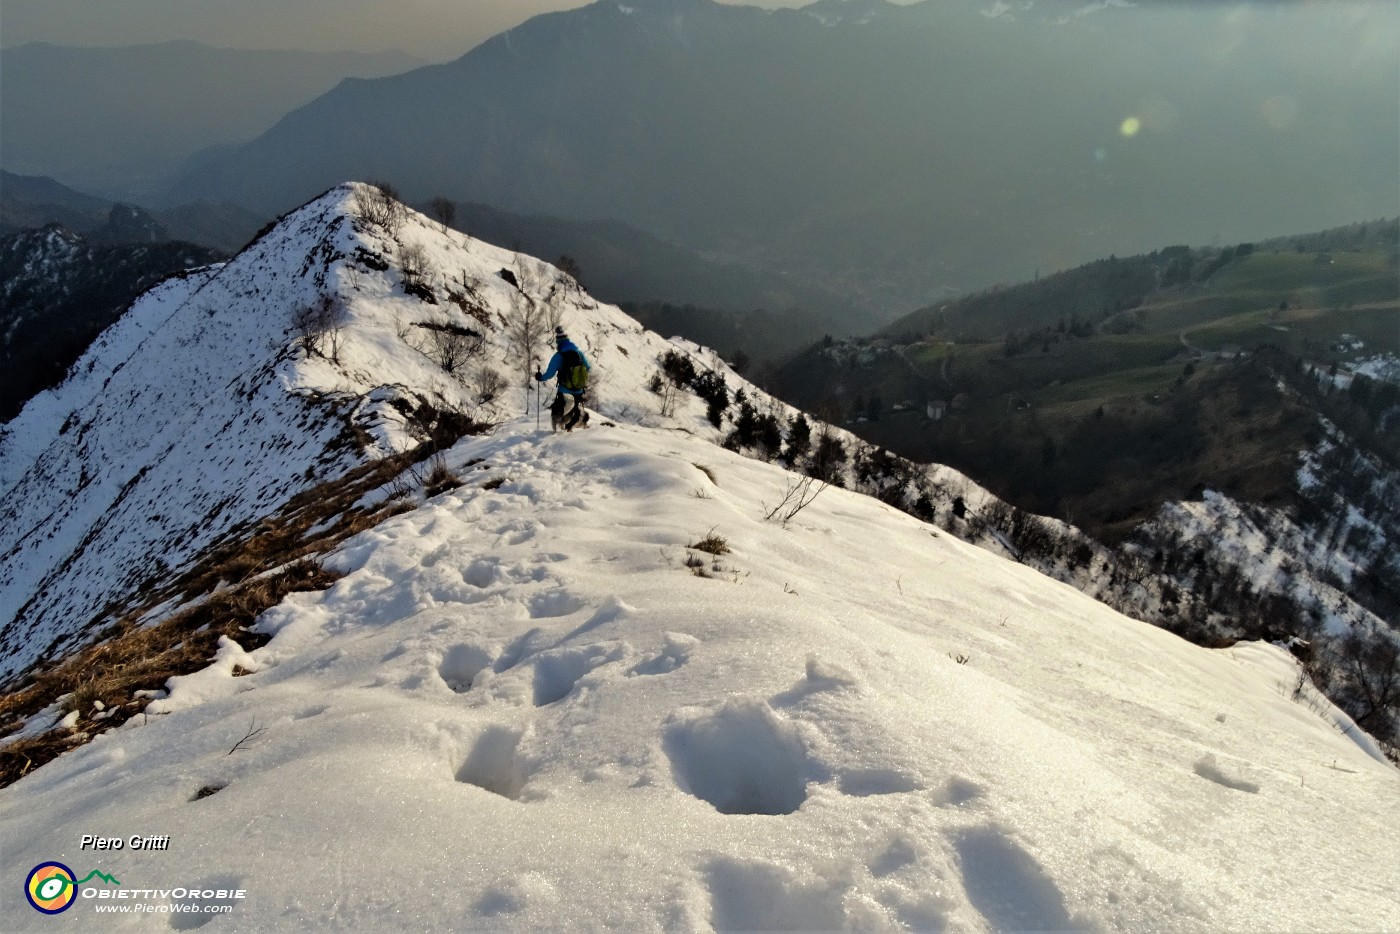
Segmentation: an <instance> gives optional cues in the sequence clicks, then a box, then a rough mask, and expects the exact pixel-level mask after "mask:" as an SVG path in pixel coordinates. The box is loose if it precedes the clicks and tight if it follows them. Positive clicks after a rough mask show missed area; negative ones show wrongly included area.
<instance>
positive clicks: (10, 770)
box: [0, 417, 475, 787]
mask: <svg viewBox="0 0 1400 934" xmlns="http://www.w3.org/2000/svg"><path fill="white" fill-rule="evenodd" d="M431 421H432V426H433V428H435V429H438V430H435V431H432V432H431V435H432V437H431V440H429V441H428V442H426V443H424V444H422V445H420V446H419V447H418V448H417V449H416V450H414V451H412V452H409V453H407V454H403V455H399V456H396V457H390V458H385V459H383V460H380V461H376V462H374V463H371V464H366V465H364V466H361V467H358V468H355V469H354V470H351V471H350V472H348V473H346V474H345V475H344V476H342V477H340V478H338V479H336V480H333V481H330V482H328V483H323V484H320V485H319V486H316V487H313V488H311V489H308V490H305V491H303V492H302V493H299V494H297V495H296V496H293V497H292V498H291V499H290V500H288V501H287V502H286V504H284V505H283V506H282V508H281V509H279V510H278V511H277V512H276V513H274V514H273V515H271V516H269V517H268V518H266V519H263V520H262V521H261V522H259V523H257V524H256V525H253V526H243V527H236V528H235V529H234V530H233V532H231V533H230V534H229V535H228V536H226V537H225V538H224V540H223V541H221V542H218V543H217V544H215V545H214V546H213V547H211V548H209V549H208V550H207V551H206V552H205V554H204V556H203V557H202V558H201V560H199V561H197V562H196V563H194V564H193V565H192V566H190V567H189V568H188V569H187V570H185V571H184V572H183V573H180V574H178V575H175V576H173V577H171V578H168V579H167V580H165V581H162V582H155V583H153V584H152V585H151V586H148V587H146V588H143V590H142V591H141V592H139V593H138V594H137V595H135V596H133V597H132V598H131V599H130V600H128V601H127V602H126V604H125V608H124V609H119V608H115V607H112V608H109V609H108V610H107V611H105V612H104V614H103V615H102V616H99V617H98V618H97V619H95V620H94V621H93V630H92V631H95V632H96V637H95V639H94V641H93V642H91V643H90V644H88V645H86V646H83V647H81V648H78V649H77V650H74V651H69V652H68V653H67V654H66V655H64V656H63V657H61V658H55V657H52V656H50V657H48V658H45V659H43V660H41V661H40V662H38V663H37V664H36V665H34V666H33V668H31V669H30V670H29V671H28V672H26V673H25V674H24V675H23V676H21V677H20V678H19V679H18V680H17V681H15V682H12V683H11V684H10V685H8V686H7V690H6V692H5V693H4V694H0V736H4V735H8V734H11V733H14V732H15V731H16V730H18V729H19V728H20V727H21V726H22V725H23V724H24V723H25V721H26V720H28V719H29V718H30V717H32V716H34V715H35V714H37V713H39V712H40V711H42V710H44V709H45V708H46V707H49V706H50V705H52V704H54V703H56V702H57V701H59V699H60V698H65V697H66V700H64V703H63V706H62V712H64V713H72V712H76V713H77V714H78V720H77V723H76V724H75V725H74V727H73V728H72V729H71V730H70V729H68V728H65V727H54V728H51V729H49V730H47V731H46V732H44V733H41V734H38V735H35V736H28V737H25V738H23V739H19V740H15V741H12V742H9V743H7V744H5V745H4V746H0V787H4V786H6V785H9V784H11V783H13V782H15V781H17V780H19V779H20V778H22V777H23V776H24V775H26V774H27V773H28V772H30V771H32V770H33V769H34V768H37V767H38V766H40V765H43V764H44V763H45V762H48V761H50V760H52V759H54V758H55V757H57V756H59V755H62V754H63V753H64V752H67V751H68V750H70V749H73V748H75V747H77V746H80V745H82V744H83V743H86V742H88V741H89V740H90V739H91V738H92V737H93V736H95V735H97V734H98V733H101V732H103V731H105V730H107V729H110V728H112V727H114V726H118V725H120V724H122V723H124V722H126V721H127V720H129V719H130V718H131V717H133V716H136V715H138V714H140V713H142V711H144V709H145V707H146V705H147V704H148V703H149V702H150V699H151V697H152V696H154V695H156V694H157V693H158V692H159V691H160V690H161V689H163V687H164V686H165V683H166V681H167V680H168V679H170V678H172V677H176V676H179V675H185V674H190V673H192V672H194V671H198V670H200V669H201V668H204V667H205V666H207V665H208V664H209V663H210V661H212V660H213V658H214V656H215V654H216V652H217V650H218V645H219V641H220V639H221V638H222V637H228V638H229V639H231V640H233V641H234V642H236V643H237V644H238V645H240V646H242V647H243V648H244V649H245V650H247V651H252V650H253V649H256V648H258V647H260V646H262V645H264V644H265V643H266V642H267V641H268V637H267V636H266V635H264V634H262V633H258V632H255V631H253V629H252V627H253V624H254V623H255V621H256V620H257V618H258V616H259V614H261V613H262V612H263V611H264V610H267V609H268V608H270V607H272V606H276V605H277V604H278V603H280V602H281V601H282V600H283V598H285V597H286V596H287V595H288V594H290V593H293V592H296V591H307V590H324V589H325V588H327V587H329V586H330V585H331V584H333V583H334V582H335V581H336V580H337V578H338V577H339V575H338V574H336V573H335V572H333V571H330V570H328V569H326V568H325V567H323V566H322V565H321V564H320V563H319V561H317V560H316V557H315V556H317V555H321V554H324V553H326V552H328V551H330V550H331V549H332V548H334V547H335V546H337V545H338V544H340V543H341V542H342V541H344V540H345V539H347V538H349V537H350V536H352V535H355V534H356V533H358V532H362V531H364V530H365V529H368V528H371V527H373V526H375V525H377V524H379V523H380V522H382V521H384V520H385V519H387V518H389V517H390V516H393V515H397V514H399V513H402V512H405V511H408V510H410V509H412V508H413V506H412V504H411V503H408V502H405V501H403V500H402V499H399V498H395V497H392V496H388V497H385V498H383V499H382V500H381V501H380V502H377V503H374V504H373V505H368V506H367V505H363V502H364V501H365V500H366V498H367V497H368V495H369V494H370V493H372V492H373V491H375V490H376V489H379V488H381V487H384V486H385V485H386V484H390V483H391V482H392V481H394V480H395V478H397V477H399V476H400V475H401V474H404V473H405V472H408V473H414V474H415V475H417V474H421V475H422V476H424V477H426V478H427V481H428V483H429V485H432V486H434V487H435V488H446V486H447V485H455V484H456V483H460V481H459V480H457V479H456V477H455V475H452V472H451V471H450V470H449V469H448V467H447V464H446V462H445V461H444V460H443V459H442V458H441V456H440V454H439V452H440V451H441V450H442V449H443V448H445V447H447V446H448V445H450V444H451V443H453V442H455V441H456V440H457V438H459V437H461V434H462V433H463V432H462V431H457V429H463V430H465V428H466V427H467V426H465V425H464V424H462V423H460V421H459V420H454V419H450V418H441V417H434V418H432V419H431ZM471 427H475V426H471ZM454 431H457V433H456V434H453V432H454ZM424 461H428V462H429V463H428V464H427V465H426V466H425V467H418V466H416V465H419V464H420V463H422V462H424ZM449 477H451V480H452V481H453V483H452V484H448V478H449ZM439 491H440V490H439ZM430 495H431V494H430ZM167 605H170V606H176V607H178V609H176V610H175V611H174V612H170V613H168V615H166V616H165V617H164V618H163V619H160V620H159V621H157V622H152V621H151V619H152V616H153V614H155V613H156V612H157V610H158V608H160V607H163V606H167ZM104 618H105V619H110V620H115V621H114V622H111V623H108V624H107V625H106V626H105V627H104V628H101V629H100V630H98V629H97V627H98V626H101V625H102V622H103V619H104ZM253 673H254V672H252V671H250V670H248V669H247V668H243V667H241V666H240V667H239V668H237V669H235V671H234V672H233V674H234V675H235V676H239V675H248V674H253Z"/></svg>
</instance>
